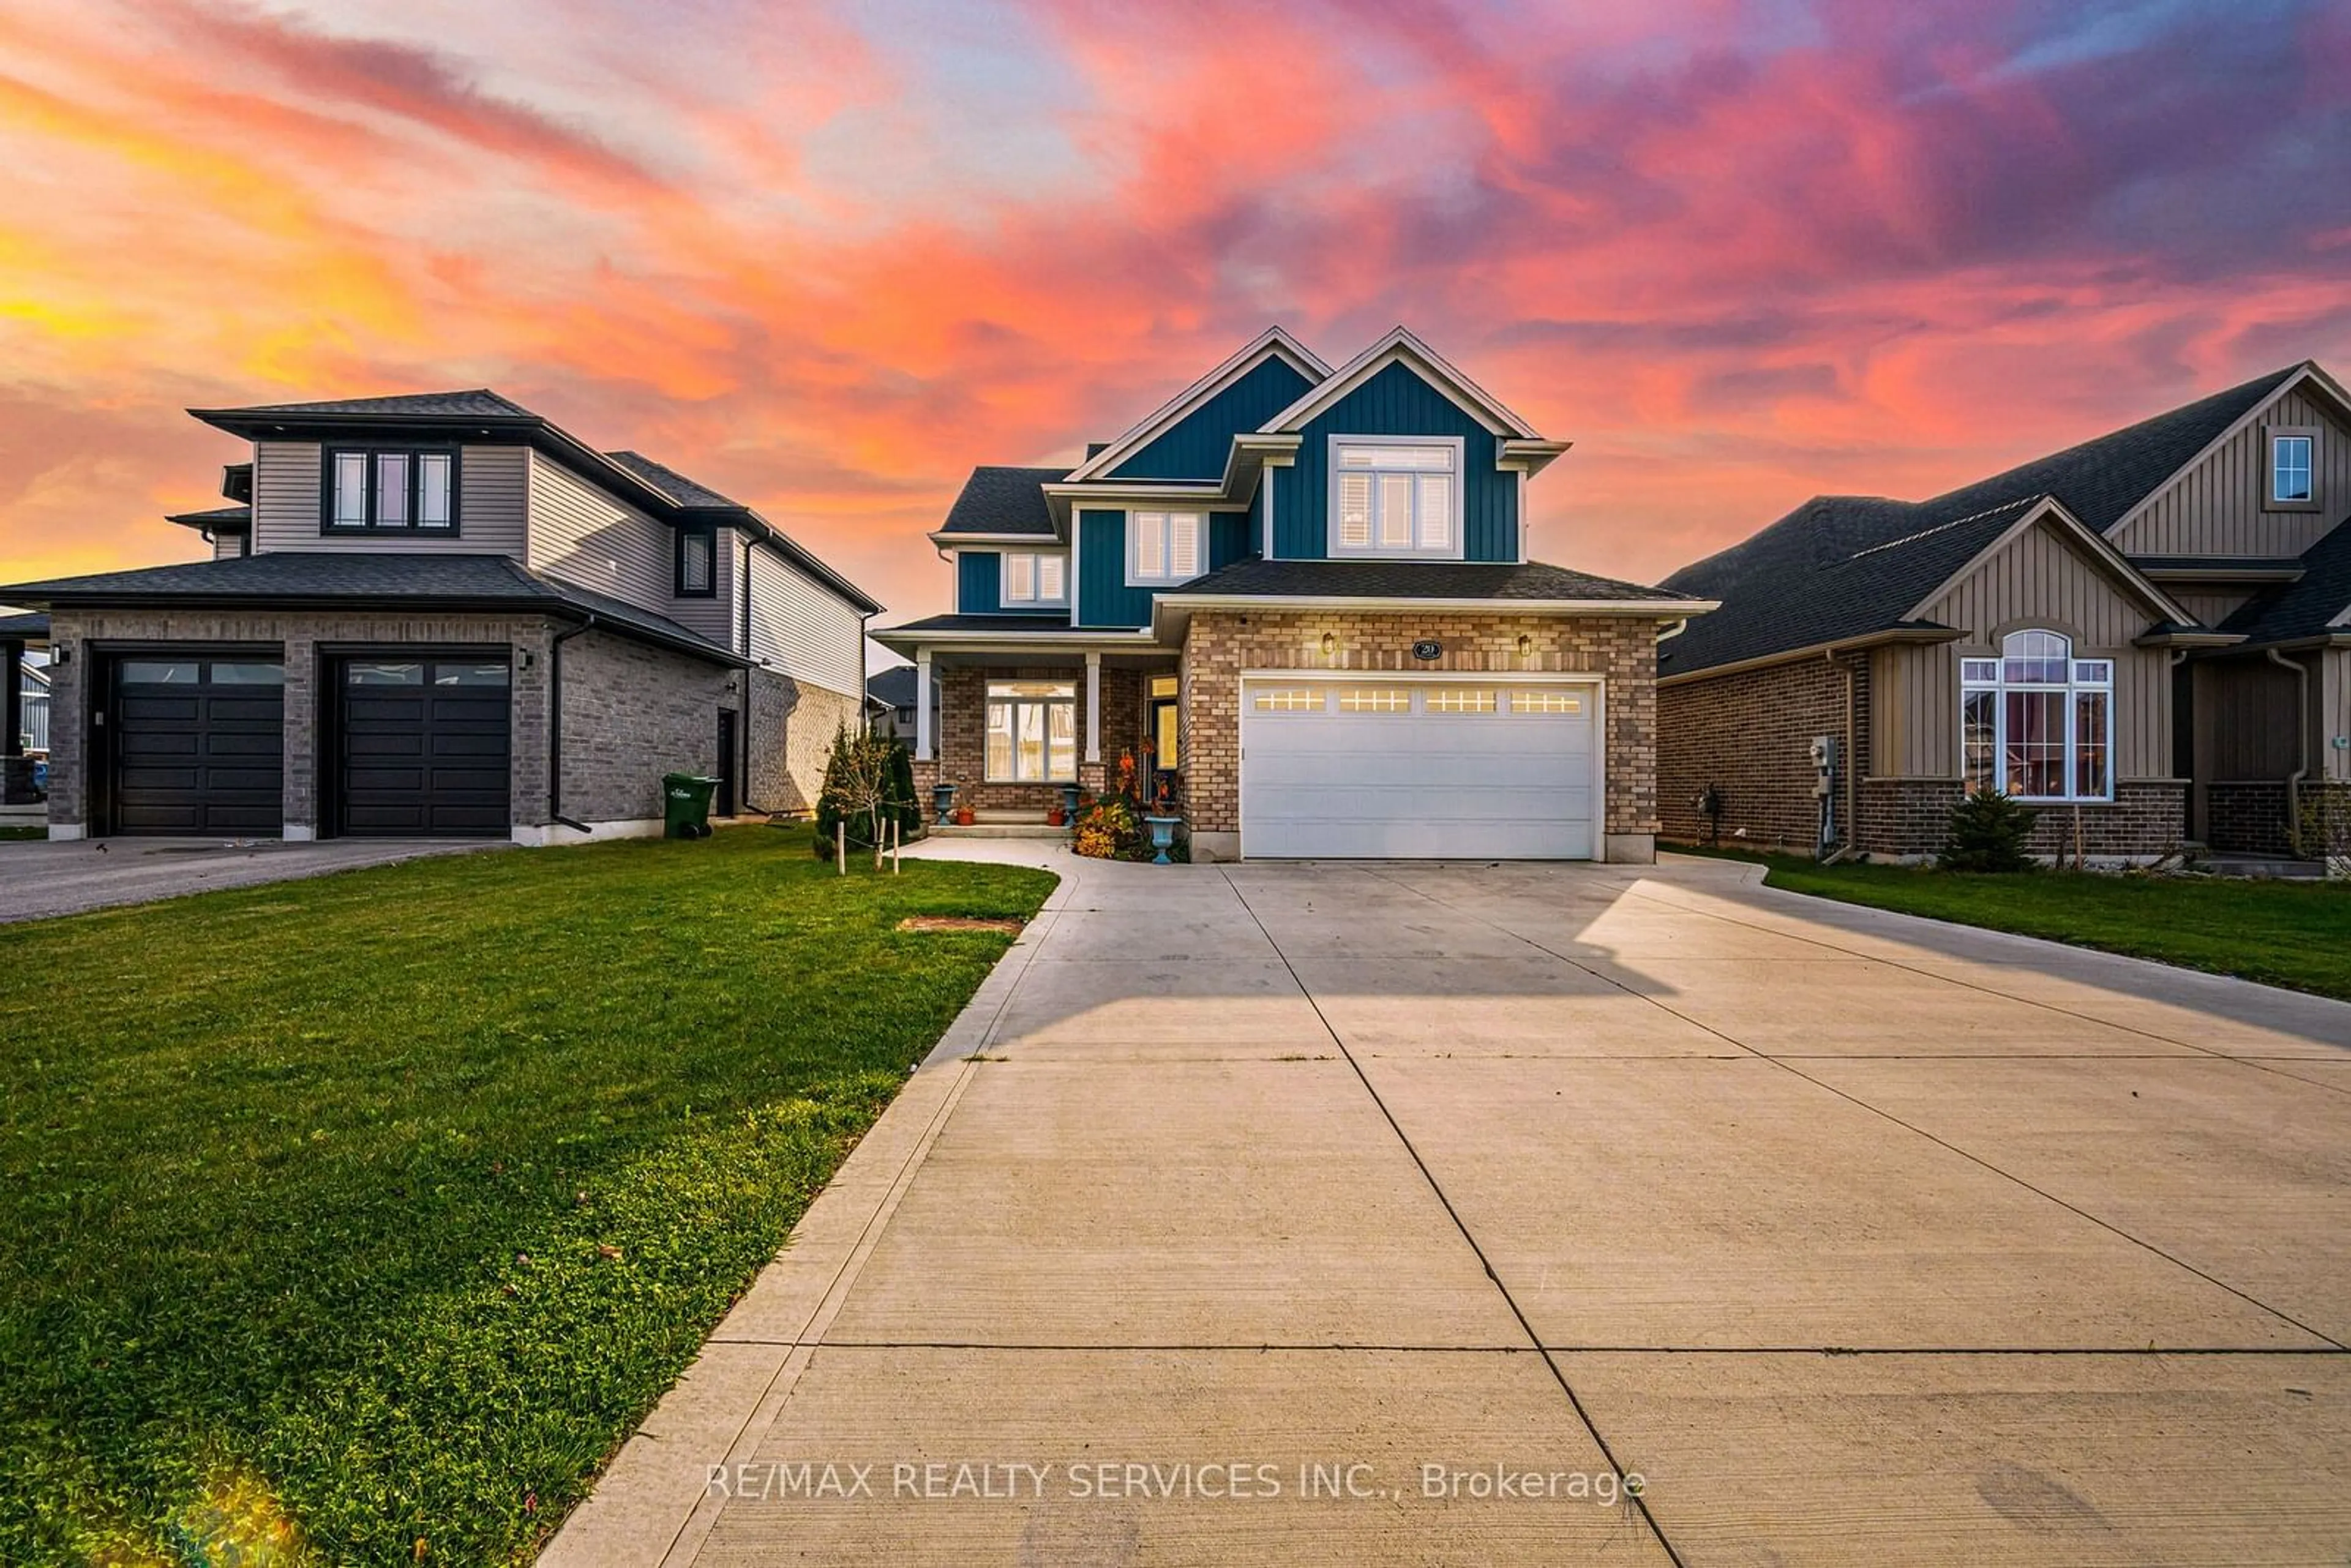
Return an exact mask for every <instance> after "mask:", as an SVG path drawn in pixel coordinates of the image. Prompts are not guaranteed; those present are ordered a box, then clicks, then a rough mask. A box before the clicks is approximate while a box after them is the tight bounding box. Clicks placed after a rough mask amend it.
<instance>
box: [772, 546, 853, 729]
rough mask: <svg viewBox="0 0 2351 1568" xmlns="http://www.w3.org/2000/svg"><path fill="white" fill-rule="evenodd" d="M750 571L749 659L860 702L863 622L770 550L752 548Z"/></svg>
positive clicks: (845, 604)
mask: <svg viewBox="0 0 2351 1568" xmlns="http://www.w3.org/2000/svg"><path fill="white" fill-rule="evenodd" d="M750 572H751V579H750V581H751V589H750V595H749V599H750V634H751V642H750V656H751V657H752V658H753V659H755V660H757V661H758V663H760V664H765V665H767V666H768V668H769V669H772V670H780V671H782V672H783V673H784V674H787V675H789V676H790V677H791V678H792V679H793V680H795V681H799V682H800V683H802V684H804V685H819V686H822V687H824V688H825V689H826V690H827V691H831V692H838V693H840V694H841V695H844V696H850V697H852V698H857V699H858V700H861V701H862V695H861V694H862V692H863V691H864V687H865V622H864V618H863V617H862V616H861V615H859V614H858V612H857V611H856V609H855V608H854V607H853V606H852V605H850V604H848V603H846V602H844V601H842V600H841V599H840V598H839V597H838V596H836V595H835V594H834V593H833V592H832V591H831V590H829V589H827V588H825V587H824V586H822V585H821V584H820V583H819V582H818V581H817V580H816V579H814V578H812V577H810V576H809V575H808V574H807V573H806V572H804V571H802V570H799V568H798V567H796V566H794V565H793V564H792V563H791V562H789V561H788V560H786V559H783V557H781V556H779V555H778V554H776V553H775V552H774V551H773V550H770V549H757V548H755V549H753V550H752V551H751V554H750Z"/></svg>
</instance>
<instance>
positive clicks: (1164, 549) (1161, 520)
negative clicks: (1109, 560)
mask: <svg viewBox="0 0 2351 1568" xmlns="http://www.w3.org/2000/svg"><path fill="white" fill-rule="evenodd" d="M1206 532H1207V519H1206V518H1205V517H1202V516H1201V514H1199V513H1198V512H1129V513H1128V514H1127V524H1126V581H1127V586H1128V587H1130V588H1142V587H1146V586H1148V585H1151V584H1154V583H1165V582H1189V581H1190V580H1192V579H1194V578H1196V577H1197V576H1199V575H1200V572H1201V570H1203V568H1202V566H1201V562H1200V556H1201V548H1200V547H1201V536H1202V535H1203V534H1205V533H1206Z"/></svg>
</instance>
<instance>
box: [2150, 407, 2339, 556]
mask: <svg viewBox="0 0 2351 1568" xmlns="http://www.w3.org/2000/svg"><path fill="white" fill-rule="evenodd" d="M2273 425H2312V426H2315V427H2316V428H2317V430H2318V442H2317V450H2316V451H2315V452H2314V453H2313V454H2312V457H2311V477H2312V481H2313V486H2312V487H2313V490H2314V493H2315V494H2316V496H2317V497H2318V509H2317V510H2316V511H2291V512H2284V511H2268V510H2265V509H2264V508H2263V507H2262V497H2264V496H2265V495H2266V494H2267V493H2268V491H2267V486H2268V484H2269V434H2268V433H2269V429H2270V427H2271V426H2273ZM2346 508H2351V429H2346V427H2345V425H2344V424H2343V423H2342V422H2341V421H2340V420H2338V419H2336V418H2335V415H2334V413H2331V412H2330V411H2329V410H2328V409H2326V408H2325V407H2322V406H2321V405H2320V404H2319V403H2318V402H2316V401H2315V400H2314V399H2312V398H2310V397H2309V396H2307V395H2305V394H2304V392H2302V391H2300V390H2299V389H2297V390H2295V391H2293V392H2287V393H2285V394H2284V395H2283V396H2282V397H2279V398H2276V399H2274V400H2273V401H2272V402H2270V403H2269V404H2268V406H2266V407H2264V408H2262V410H2261V411H2259V412H2258V413H2256V414H2255V415H2254V417H2253V419H2252V422H2251V423H2248V424H2247V425H2246V426H2245V428H2244V429H2242V430H2240V431H2239V432H2237V434H2235V435H2233V436H2231V437H2230V438H2229V440H2228V441H2226V442H2225V443H2223V444H2221V445H2220V446H2219V447H2217V448H2215V449H2214V450H2213V451H2212V452H2210V454H2208V455H2206V456H2205V457H2204V459H2203V460H2202V461H2201V462H2199V463H2196V464H2193V465H2190V466H2189V467H2188V468H2187V469H2186V470H2184V471H2183V472H2182V473H2181V474H2179V476H2178V477H2176V478H2174V479H2173V480H2172V481H2171V483H2170V484H2168V485H2167V486H2164V487H2163V488H2162V489H2160V490H2158V491H2157V492H2156V493H2155V494H2154V495H2153V496H2152V497H2148V499H2147V502H2146V504H2145V505H2144V506H2143V507H2141V509H2140V510H2139V511H2138V513H2137V515H2136V516H2134V517H2130V518H2129V519H2128V520H2126V522H2124V523H2123V525H2122V526H2121V527H2119V528H2116V530H2115V531H2114V533H2113V534H2112V535H2111V536H2109V537H2110V538H2113V540H2114V543H2115V548H2116V549H2119V550H2121V551H2122V552H2123V553H2124V554H2126V555H2134V556H2138V555H2236V556H2269V557H2277V556H2290V555H2300V554H2301V553H2302V552H2303V551H2304V550H2306V549H2309V548H2310V547H2311V546H2312V545H2314V544H2316V543H2317V542H2318V539H2319V537H2320V536H2321V535H2323V534H2325V532H2326V530H2327V529H2328V528H2332V527H2333V526H2334V525H2335V523H2337V522H2339V521H2341V520H2342V517H2343V514H2344V512H2345V510H2346Z"/></svg>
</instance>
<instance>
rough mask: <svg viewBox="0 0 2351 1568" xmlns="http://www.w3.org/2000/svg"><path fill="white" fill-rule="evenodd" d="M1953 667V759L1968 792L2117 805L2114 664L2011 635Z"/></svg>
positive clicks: (2055, 640)
mask: <svg viewBox="0 0 2351 1568" xmlns="http://www.w3.org/2000/svg"><path fill="white" fill-rule="evenodd" d="M2000 647H2001V656H2000V657H1999V658H1997V659H1961V660H1960V661H1959V759H1960V767H1961V768H1962V770H1963V771H1964V773H1965V774H1966V777H1967V785H1968V788H1969V789H2000V790H2004V791H2006V792H2007V793H2008V794H2011V795H2016V796H2021V797H2022V798H2023V799H2025V800H2113V799H2114V797H2115V776H2114V762H2113V758H2114V738H2115V734H2114V731H2115V704H2114V691H2115V664H2114V661H2113V660H2112V659H2077V658H2075V657H2074V644H2073V643H2071V642H2070V641H2068V640H2067V639H2066V638H2065V637H2064V636H2063V635H2062V634H2060V633H2058V632H2010V633H2009V634H2008V635H2007V637H2005V638H2003V639H2002V640H2001V645H2000Z"/></svg>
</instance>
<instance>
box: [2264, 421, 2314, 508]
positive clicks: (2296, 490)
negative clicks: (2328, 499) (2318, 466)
mask: <svg viewBox="0 0 2351 1568" xmlns="http://www.w3.org/2000/svg"><path fill="white" fill-rule="evenodd" d="M2317 454H2318V438H2317V436H2316V434H2314V433H2313V432H2310V431H2306V430H2294V431H2279V432H2273V433H2272V434H2271V436H2270V493H2269V500H2270V504H2271V505H2272V506H2275V507H2307V506H2311V505H2313V504H2314V503H2315V502H2316V501H2317V499H2318V491H2317V489H2316V487H2315V486H2316V484H2317V479H2316V476H2315V473H2314V469H2313V466H2312V463H2313V459H2314V458H2315V457H2316V456H2317Z"/></svg>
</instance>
